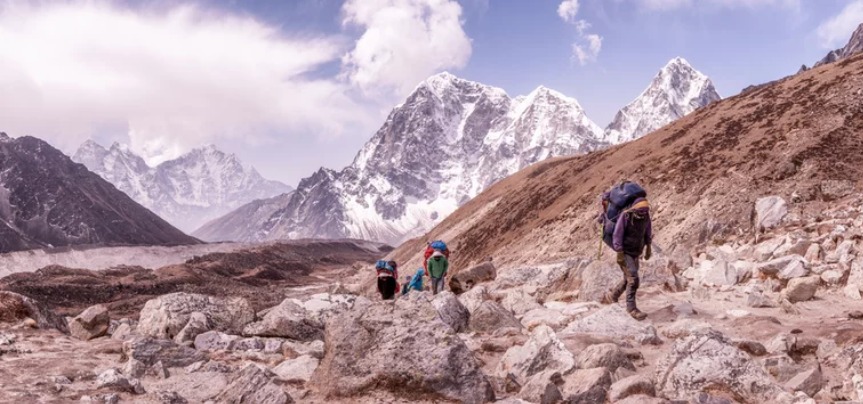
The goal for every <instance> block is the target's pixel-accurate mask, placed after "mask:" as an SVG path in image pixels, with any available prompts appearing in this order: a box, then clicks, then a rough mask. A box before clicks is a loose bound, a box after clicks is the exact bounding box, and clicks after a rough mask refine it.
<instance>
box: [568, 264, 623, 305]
mask: <svg viewBox="0 0 863 404" xmlns="http://www.w3.org/2000/svg"><path fill="white" fill-rule="evenodd" d="M580 272H581V285H580V287H579V289H578V298H579V300H583V301H593V302H599V301H601V300H602V297H603V296H604V295H605V294H606V293H608V292H611V290H612V289H614V288H615V286H617V284H618V283H620V281H622V280H623V272H622V271H621V270H620V267H619V266H618V265H617V264H615V263H612V262H608V261H593V262H591V263H590V264H588V265H587V266H586V267H584V269H582V270H581V271H580Z"/></svg>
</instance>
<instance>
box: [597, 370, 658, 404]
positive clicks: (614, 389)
mask: <svg viewBox="0 0 863 404" xmlns="http://www.w3.org/2000/svg"><path fill="white" fill-rule="evenodd" d="M639 394H640V395H645V396H648V397H653V396H656V387H655V386H654V385H653V380H650V378H648V377H646V376H643V375H634V376H629V377H626V378H623V379H620V380H618V381H616V382H614V384H612V385H611V389H610V390H609V392H608V398H609V400H610V401H611V402H612V403H616V402H619V401H620V400H623V399H625V398H627V397H631V396H634V395H639Z"/></svg>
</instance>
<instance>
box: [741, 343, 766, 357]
mask: <svg viewBox="0 0 863 404" xmlns="http://www.w3.org/2000/svg"><path fill="white" fill-rule="evenodd" d="M734 346H736V347H737V349H739V350H741V351H743V352H746V353H748V354H750V355H752V356H764V355H767V348H765V347H764V345H762V344H761V343H760V342H758V341H750V340H739V341H734Z"/></svg>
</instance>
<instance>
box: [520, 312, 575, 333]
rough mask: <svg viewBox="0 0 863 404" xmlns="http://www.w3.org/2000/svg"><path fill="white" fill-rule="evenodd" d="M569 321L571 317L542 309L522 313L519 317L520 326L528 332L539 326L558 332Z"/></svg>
mask: <svg viewBox="0 0 863 404" xmlns="http://www.w3.org/2000/svg"><path fill="white" fill-rule="evenodd" d="M570 320H572V317H571V316H567V315H564V314H563V313H561V312H559V311H557V310H552V309H547V308H545V307H542V308H539V309H533V310H531V311H529V312H527V313H524V316H522V317H521V324H522V325H523V326H524V328H526V329H527V330H528V331H530V330H533V329H534V328H536V327H538V326H540V325H547V326H549V327H551V329H552V330H555V331H559V330H561V329H562V328H563V327H565V326H566V325H567V324H569V322H570Z"/></svg>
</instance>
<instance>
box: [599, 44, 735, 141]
mask: <svg viewBox="0 0 863 404" xmlns="http://www.w3.org/2000/svg"><path fill="white" fill-rule="evenodd" d="M720 98H721V97H720V96H719V94H718V93H717V92H716V89H715V88H714V87H713V82H711V81H710V78H708V77H707V76H706V75H704V74H703V73H701V72H699V71H698V70H696V69H695V68H694V67H692V65H690V64H689V62H687V61H686V59H683V58H681V57H676V58H674V59H671V60H670V61H669V62H668V63H667V64H666V65H665V66H663V67H662V69H660V70H659V73H657V74H656V76H654V78H653V80H652V81H651V83H650V85H649V86H648V87H647V88H646V89H645V90H644V91H643V92H642V93H641V94H640V95H639V96H638V97H636V98H635V100H633V101H632V102H631V103H630V104H629V105H627V106H626V107H624V108H623V109H621V110H620V111H618V113H617V115H615V117H614V120H613V121H612V122H611V123H610V124H609V125H608V127H607V128H606V130H605V140H606V141H608V142H609V143H613V144H616V143H622V142H626V141H629V140H634V139H637V138H639V137H641V136H644V135H646V134H647V133H650V132H652V131H654V130H656V129H659V128H661V127H663V126H665V125H667V124H669V123H671V122H673V121H675V120H677V119H679V118H680V117H682V116H684V115H686V114H689V113H690V112H692V111H694V110H696V109H698V108H701V107H703V106H705V105H707V104H710V103H711V102H714V101H718V100H719V99H720Z"/></svg>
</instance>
